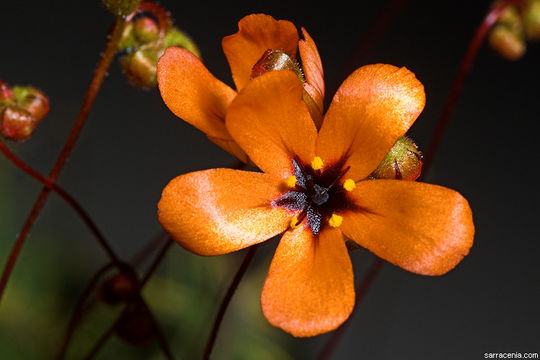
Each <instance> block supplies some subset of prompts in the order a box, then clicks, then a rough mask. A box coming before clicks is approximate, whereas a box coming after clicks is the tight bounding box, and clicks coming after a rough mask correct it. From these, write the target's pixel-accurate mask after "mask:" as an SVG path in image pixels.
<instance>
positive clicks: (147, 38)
mask: <svg viewBox="0 0 540 360" xmlns="http://www.w3.org/2000/svg"><path fill="white" fill-rule="evenodd" d="M133 33H134V35H135V37H136V38H137V40H138V41H140V42H141V43H143V44H146V43H149V42H151V41H154V40H157V38H158V37H159V26H158V24H157V23H156V21H155V20H154V19H152V18H150V17H148V16H141V17H139V18H138V19H137V20H135V23H134V24H133Z"/></svg>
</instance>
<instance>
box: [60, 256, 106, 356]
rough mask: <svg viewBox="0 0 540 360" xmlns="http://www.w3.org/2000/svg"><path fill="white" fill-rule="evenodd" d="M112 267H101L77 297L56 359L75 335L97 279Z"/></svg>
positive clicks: (64, 351)
mask: <svg viewBox="0 0 540 360" xmlns="http://www.w3.org/2000/svg"><path fill="white" fill-rule="evenodd" d="M113 266H114V264H113V263H108V264H107V265H105V266H103V267H101V268H100V269H99V270H98V271H97V272H96V273H95V274H94V276H92V278H91V279H90V281H89V282H88V284H87V285H86V287H85V288H84V291H83V293H82V295H81V296H80V297H79V300H78V301H77V304H76V305H75V309H74V310H73V314H72V316H71V319H70V321H69V324H68V327H67V330H66V336H65V337H64V340H63V341H62V346H61V348H60V352H59V354H58V359H63V358H64V356H65V354H66V350H67V347H68V345H69V342H70V341H71V338H72V337H73V334H74V333H75V328H76V327H77V325H78V324H79V323H80V321H81V319H82V317H83V314H84V305H85V304H86V300H87V299H88V298H89V297H90V295H91V294H92V292H93V291H94V289H95V287H96V285H97V284H98V282H99V279H101V277H102V276H103V275H104V274H105V273H106V272H107V271H109V270H110V269H111V268H112V267H113Z"/></svg>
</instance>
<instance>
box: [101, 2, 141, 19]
mask: <svg viewBox="0 0 540 360" xmlns="http://www.w3.org/2000/svg"><path fill="white" fill-rule="evenodd" d="M140 2H141V0H101V3H102V4H103V6H104V7H105V9H107V10H108V11H109V12H111V13H112V14H114V15H117V16H127V15H129V14H131V13H132V12H134V11H135V9H137V6H139V3H140Z"/></svg>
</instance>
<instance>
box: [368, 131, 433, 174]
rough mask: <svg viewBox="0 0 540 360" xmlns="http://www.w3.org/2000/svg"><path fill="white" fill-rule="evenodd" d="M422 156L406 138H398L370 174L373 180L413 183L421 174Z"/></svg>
mask: <svg viewBox="0 0 540 360" xmlns="http://www.w3.org/2000/svg"><path fill="white" fill-rule="evenodd" d="M422 165H423V163H422V154H421V153H420V151H419V150H418V147H417V146H416V144H415V143H414V142H413V141H412V140H411V139H409V138H408V137H406V136H403V137H401V138H399V140H398V141H396V143H395V144H394V146H393V147H392V149H390V151H389V152H388V154H386V156H385V157H384V159H383V160H382V161H381V163H380V164H379V166H378V167H377V169H375V171H374V172H373V173H372V174H371V177H372V178H374V179H395V180H410V181H414V180H416V179H417V178H418V176H420V173H421V172H422Z"/></svg>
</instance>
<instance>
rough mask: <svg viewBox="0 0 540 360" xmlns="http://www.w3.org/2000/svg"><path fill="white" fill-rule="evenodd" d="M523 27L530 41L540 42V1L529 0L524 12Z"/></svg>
mask: <svg viewBox="0 0 540 360" xmlns="http://www.w3.org/2000/svg"><path fill="white" fill-rule="evenodd" d="M523 26H524V28H525V34H526V35H527V38H528V39H529V40H540V0H529V1H528V3H527V6H526V8H525V11H524V12H523Z"/></svg>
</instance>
